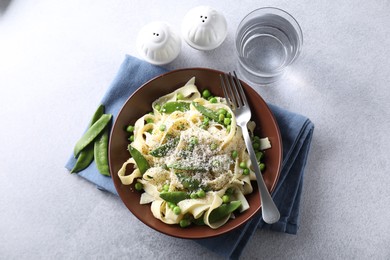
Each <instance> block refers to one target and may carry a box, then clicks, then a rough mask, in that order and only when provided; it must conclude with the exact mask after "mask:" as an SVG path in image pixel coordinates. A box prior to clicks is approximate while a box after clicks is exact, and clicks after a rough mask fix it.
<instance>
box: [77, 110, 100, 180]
mask: <svg viewBox="0 0 390 260" xmlns="http://www.w3.org/2000/svg"><path fill="white" fill-rule="evenodd" d="M103 114H104V105H100V106H99V107H98V108H97V109H96V111H95V113H94V114H93V116H92V119H91V122H90V123H89V126H88V127H91V126H92V125H93V124H94V123H95V122H96V121H98V120H99V118H100V117H101V116H102V115H103ZM93 157H94V149H93V145H92V144H90V145H88V146H87V147H85V148H84V149H83V150H82V151H81V152H80V154H79V156H78V157H77V161H76V164H75V165H74V167H73V169H72V170H71V171H70V173H77V172H80V171H82V170H84V169H85V168H87V167H88V166H89V165H90V164H91V162H92V161H93Z"/></svg>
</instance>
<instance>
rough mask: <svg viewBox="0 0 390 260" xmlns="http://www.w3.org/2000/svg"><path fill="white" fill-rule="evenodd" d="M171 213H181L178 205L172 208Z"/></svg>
mask: <svg viewBox="0 0 390 260" xmlns="http://www.w3.org/2000/svg"><path fill="white" fill-rule="evenodd" d="M173 213H175V214H176V215H179V214H180V213H181V209H180V207H179V206H176V207H174V208H173Z"/></svg>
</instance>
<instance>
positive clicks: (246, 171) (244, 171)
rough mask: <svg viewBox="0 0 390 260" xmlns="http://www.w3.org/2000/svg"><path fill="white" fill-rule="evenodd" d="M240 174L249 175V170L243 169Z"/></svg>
mask: <svg viewBox="0 0 390 260" xmlns="http://www.w3.org/2000/svg"><path fill="white" fill-rule="evenodd" d="M242 173H243V174H244V175H248V174H249V173H250V170H249V169H248V168H245V169H244V170H243V171H242Z"/></svg>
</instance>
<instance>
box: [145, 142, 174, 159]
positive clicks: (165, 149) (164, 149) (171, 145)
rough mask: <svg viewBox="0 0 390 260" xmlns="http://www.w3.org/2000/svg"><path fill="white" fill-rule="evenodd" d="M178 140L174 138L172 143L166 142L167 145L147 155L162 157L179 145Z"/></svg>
mask: <svg viewBox="0 0 390 260" xmlns="http://www.w3.org/2000/svg"><path fill="white" fill-rule="evenodd" d="M179 140H180V138H174V139H172V141H168V142H167V143H165V144H163V145H161V146H159V147H157V148H156V149H154V150H153V151H151V152H150V153H149V154H150V155H152V156H154V157H164V156H165V155H167V153H168V152H169V151H170V150H171V149H172V148H174V147H176V145H177V144H178V143H179Z"/></svg>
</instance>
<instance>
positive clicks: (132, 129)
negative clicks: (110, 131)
mask: <svg viewBox="0 0 390 260" xmlns="http://www.w3.org/2000/svg"><path fill="white" fill-rule="evenodd" d="M126 132H128V133H133V132H134V126H132V125H129V126H127V127H126Z"/></svg>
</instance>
